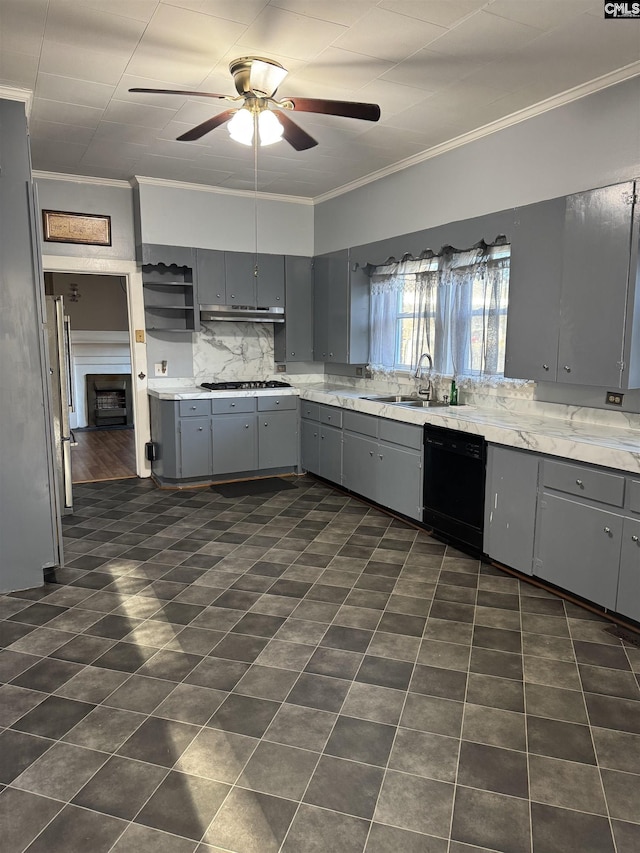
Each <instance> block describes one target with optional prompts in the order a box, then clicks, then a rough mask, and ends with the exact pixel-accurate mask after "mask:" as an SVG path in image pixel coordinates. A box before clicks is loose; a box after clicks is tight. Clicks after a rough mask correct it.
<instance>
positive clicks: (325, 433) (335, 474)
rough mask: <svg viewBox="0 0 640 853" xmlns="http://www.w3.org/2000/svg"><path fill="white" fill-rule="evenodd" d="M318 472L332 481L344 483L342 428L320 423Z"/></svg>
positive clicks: (339, 483)
mask: <svg viewBox="0 0 640 853" xmlns="http://www.w3.org/2000/svg"><path fill="white" fill-rule="evenodd" d="M319 432H320V442H319V447H318V455H319V459H318V474H319V475H320V476H321V477H324V478H325V479H326V480H330V481H331V482H332V483H337V484H338V485H341V484H342V429H340V428H339V427H332V426H328V425H327V424H321V425H320V430H319Z"/></svg>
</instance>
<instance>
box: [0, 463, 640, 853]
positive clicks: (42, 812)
mask: <svg viewBox="0 0 640 853" xmlns="http://www.w3.org/2000/svg"><path fill="white" fill-rule="evenodd" d="M75 495H76V509H75V514H74V515H73V516H72V517H71V518H68V519H65V522H66V523H65V533H66V540H65V541H66V553H67V568H65V569H64V570H61V571H58V572H57V574H56V579H55V583H50V584H47V585H46V586H45V587H44V588H43V589H40V590H34V591H31V592H25V593H16V594H13V595H9V596H0V617H1V619H2V621H0V647H1V649H2V650H1V651H0V681H1V682H2V686H1V687H0V726H2V727H3V728H2V729H0V777H1V778H0V789H1V793H0V814H1V819H0V825H1V826H2V840H3V842H2V843H3V846H2V849H3V850H4V851H6V853H19V852H20V851H23V850H28V851H29V853H39V852H40V851H46V853H58V851H60V853H87V851H91V853H103V851H104V853H106V851H113V853H125V852H126V853H147V852H148V851H149V853H150V851H154V853H194V851H197V853H206V851H208V853H212V851H234V853H277V851H281V853H320V851H321V852H322V853H363V851H366V853H395V851H403V853H404V851H406V853H474V851H476V853H478V851H482V850H492V851H500V853H531V851H533V853H566V851H569V850H575V851H579V853H609V851H611V853H637V851H638V850H640V690H639V688H638V680H637V673H638V672H639V671H640V651H639V650H638V649H635V648H633V647H625V646H624V645H622V644H621V643H620V641H619V640H617V639H615V638H614V637H613V636H611V635H610V634H608V633H606V632H605V630H604V628H606V627H607V623H605V622H603V621H602V620H600V619H599V618H598V617H597V616H594V615H592V614H590V613H588V612H587V611H584V610H582V609H580V608H578V607H575V606H573V605H570V604H567V603H564V602H563V601H561V600H560V599H558V598H556V597H554V596H552V595H550V594H548V593H546V592H544V591H541V590H538V589H536V588H535V587H533V586H530V585H527V584H525V583H520V582H519V581H518V580H516V579H514V578H512V577H509V576H507V575H506V574H504V573H502V572H500V571H498V570H496V569H494V568H492V567H490V566H487V565H482V564H480V563H479V562H478V561H477V560H473V559H470V558H468V557H466V556H465V555H463V554H460V553H459V552H456V551H453V550H452V549H450V548H445V546H444V545H442V544H440V543H438V542H437V541H435V540H433V539H431V538H430V537H429V536H427V535H426V534H424V533H422V532H418V531H416V530H415V529H413V528H412V527H409V526H408V525H406V524H404V523H402V522H400V521H397V520H393V519H391V518H389V517H388V516H386V515H384V514H383V513H381V512H379V511H378V510H376V509H372V508H370V507H369V506H367V505H365V504H363V503H361V502H359V501H357V500H354V499H351V498H349V497H347V496H345V495H343V494H342V493H340V492H338V491H335V490H332V489H331V488H329V487H328V486H326V485H324V484H322V483H319V482H315V481H313V480H310V479H301V480H299V481H297V484H296V488H295V489H292V490H289V491H283V492H280V493H278V494H276V495H274V496H272V497H264V496H262V497H248V498H244V499H239V500H238V499H236V500H232V499H225V498H222V497H220V496H219V495H218V494H217V493H216V492H215V491H212V490H191V491H184V492H171V491H160V490H158V489H155V488H154V487H153V486H152V484H151V483H150V482H148V481H131V480H127V481H118V482H111V483H96V484H92V485H86V486H81V487H78V488H76V489H75Z"/></svg>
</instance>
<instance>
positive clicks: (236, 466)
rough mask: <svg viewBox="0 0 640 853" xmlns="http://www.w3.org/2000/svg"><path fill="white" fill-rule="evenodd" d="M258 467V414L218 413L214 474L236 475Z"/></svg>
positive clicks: (214, 431)
mask: <svg viewBox="0 0 640 853" xmlns="http://www.w3.org/2000/svg"><path fill="white" fill-rule="evenodd" d="M257 467H258V443H257V436H256V416H255V414H253V413H250V414H245V415H218V416H217V417H216V416H214V418H213V473H214V474H235V473H238V472H240V471H255V470H256V468H257Z"/></svg>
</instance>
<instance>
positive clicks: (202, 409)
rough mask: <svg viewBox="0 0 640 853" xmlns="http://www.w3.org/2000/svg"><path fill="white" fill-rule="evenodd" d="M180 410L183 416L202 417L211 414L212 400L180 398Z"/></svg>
mask: <svg viewBox="0 0 640 853" xmlns="http://www.w3.org/2000/svg"><path fill="white" fill-rule="evenodd" d="M178 411H179V412H180V417H181V418H188V417H194V418H195V417H201V418H202V417H204V416H205V415H210V414H211V400H180V402H179V404H178Z"/></svg>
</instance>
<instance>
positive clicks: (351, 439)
mask: <svg viewBox="0 0 640 853" xmlns="http://www.w3.org/2000/svg"><path fill="white" fill-rule="evenodd" d="M321 450H322V448H321ZM343 451H344V453H343V459H344V461H343V468H342V485H343V486H345V488H347V489H350V490H351V491H352V492H355V493H356V494H357V495H362V496H363V497H365V498H369V499H370V500H372V501H376V500H378V497H377V493H378V489H377V476H378V464H377V463H378V442H377V441H376V440H375V439H372V438H369V437H367V436H365V435H360V434H358V433H353V432H346V431H345V432H344V434H343Z"/></svg>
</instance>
